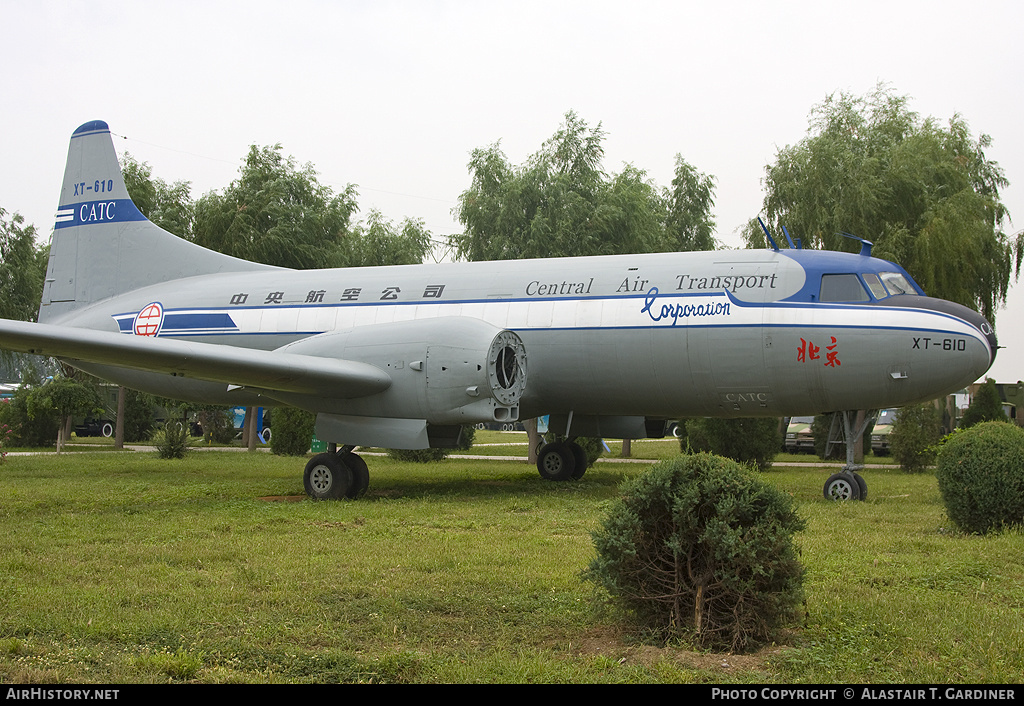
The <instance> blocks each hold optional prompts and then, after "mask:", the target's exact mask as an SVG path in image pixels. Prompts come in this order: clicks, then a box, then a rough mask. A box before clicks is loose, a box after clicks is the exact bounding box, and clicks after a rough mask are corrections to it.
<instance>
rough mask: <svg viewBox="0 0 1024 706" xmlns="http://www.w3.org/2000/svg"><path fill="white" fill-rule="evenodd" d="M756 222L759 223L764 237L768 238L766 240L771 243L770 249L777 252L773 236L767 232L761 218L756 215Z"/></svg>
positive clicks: (777, 248)
mask: <svg viewBox="0 0 1024 706" xmlns="http://www.w3.org/2000/svg"><path fill="white" fill-rule="evenodd" d="M757 222H758V223H760V224H761V230H763V231H764V234H765V237H767V238H768V242H769V244H771V246H772V250H774V251H775V252H778V251H779V246H778V245H776V244H775V238H773V237H772V234H771V233H769V232H768V227H767V226H766V225H765V224H764V221H762V220H761V217H760V216H758V217H757Z"/></svg>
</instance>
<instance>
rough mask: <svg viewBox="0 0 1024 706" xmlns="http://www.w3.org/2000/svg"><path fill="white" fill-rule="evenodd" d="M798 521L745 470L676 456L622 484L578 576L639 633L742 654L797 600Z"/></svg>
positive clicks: (787, 615)
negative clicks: (632, 622) (587, 563)
mask: <svg viewBox="0 0 1024 706" xmlns="http://www.w3.org/2000/svg"><path fill="white" fill-rule="evenodd" d="M804 525H805V523H804V521H803V520H802V519H801V518H800V517H799V516H798V515H797V514H796V511H795V509H794V504H793V501H792V498H791V497H790V496H789V495H787V494H785V493H783V492H782V491H780V490H778V489H776V488H774V487H773V486H771V485H769V484H767V483H765V482H764V481H762V480H761V479H760V478H759V477H758V476H757V474H756V473H753V472H752V471H750V470H749V469H747V468H744V467H743V466H740V465H739V464H738V463H736V462H734V461H731V460H729V459H725V458H722V457H720V456H712V455H710V454H694V455H690V456H680V457H678V458H676V459H672V460H670V461H665V462H662V463H659V464H658V465H656V466H654V467H652V468H651V469H650V470H649V471H648V472H646V473H644V474H643V475H641V476H638V477H636V478H634V479H631V480H627V481H625V482H624V483H623V484H622V486H621V488H620V497H619V498H618V499H617V500H615V501H613V502H612V503H611V506H610V508H609V512H608V516H607V517H606V518H605V519H604V521H603V522H602V526H601V528H600V529H599V530H598V531H597V532H595V533H594V534H593V538H594V546H595V549H596V550H597V557H596V558H595V559H594V560H593V561H592V562H591V564H590V566H589V568H588V569H587V570H586V571H585V572H584V577H585V578H586V579H588V580H590V581H593V582H594V583H596V584H597V585H599V586H601V587H603V588H604V589H605V590H607V591H608V593H609V594H610V595H611V597H612V599H613V601H614V602H615V603H616V604H617V605H619V606H620V607H621V608H622V609H624V611H625V612H626V613H627V614H628V615H629V616H631V617H632V619H634V620H635V621H636V622H637V623H638V625H639V626H641V627H642V628H644V629H649V630H654V631H656V632H657V633H659V634H662V635H663V636H665V637H666V638H670V637H672V636H684V637H690V638H691V639H692V640H693V641H694V642H695V643H696V644H698V645H699V646H701V647H704V648H715V649H728V650H732V651H747V650H752V649H756V648H757V647H758V646H760V645H763V644H765V643H766V642H768V641H769V640H771V639H772V638H773V636H774V635H775V633H776V632H777V631H778V629H779V628H781V627H782V626H784V625H785V624H787V623H788V622H789V621H791V620H792V619H793V618H794V616H795V613H796V609H797V607H798V606H799V605H800V602H801V600H802V596H803V576H804V570H803V567H802V566H801V565H800V562H799V561H798V559H797V550H796V547H795V545H794V543H793V535H794V533H795V532H797V531H799V530H801V529H803V528H804Z"/></svg>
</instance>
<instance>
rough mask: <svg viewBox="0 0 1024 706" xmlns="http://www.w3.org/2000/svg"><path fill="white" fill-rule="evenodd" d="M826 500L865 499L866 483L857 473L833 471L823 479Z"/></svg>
mask: <svg viewBox="0 0 1024 706" xmlns="http://www.w3.org/2000/svg"><path fill="white" fill-rule="evenodd" d="M824 494H825V499H826V500H867V498H868V484H867V482H866V481H865V480H864V478H863V477H861V476H860V474H858V473H853V472H851V471H843V472H842V473H833V474H832V475H830V476H829V477H828V480H827V481H825V489H824Z"/></svg>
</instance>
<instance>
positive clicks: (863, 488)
mask: <svg viewBox="0 0 1024 706" xmlns="http://www.w3.org/2000/svg"><path fill="white" fill-rule="evenodd" d="M853 477H854V478H855V479H856V480H857V485H858V486H860V500H867V499H868V482H867V481H866V480H864V476H862V475H860V474H859V473H854V474H853Z"/></svg>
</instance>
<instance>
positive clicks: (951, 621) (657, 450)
mask: <svg viewBox="0 0 1024 706" xmlns="http://www.w3.org/2000/svg"><path fill="white" fill-rule="evenodd" d="M477 441H478V443H480V444H484V443H490V442H489V441H488V440H487V438H486V435H484V434H483V433H479V434H478V436H477ZM646 443H648V442H644V443H641V442H635V443H634V444H633V452H634V453H633V455H634V456H638V455H639V453H640V449H647V448H648V447H647V446H646ZM650 443H652V444H653V445H651V446H650V447H649V448H650V449H651V451H644V453H649V455H651V456H652V457H661V454H663V453H665V454H667V453H668V451H667V448H668V447H667V446H666V447H664V448H662V447H661V446H658V445H656V444H662V445H664V444H667V443H673V442H650ZM487 448H488V447H482V446H480V447H477V449H476V451H478V452H479V451H481V450H486V449H487ZM502 455H512V454H502ZM522 455H523V456H525V436H523V454H522ZM606 456H607V455H606ZM367 460H368V463H369V466H370V472H371V487H370V490H369V492H368V494H367V497H366V498H364V499H362V500H360V501H357V502H313V501H309V500H305V499H301V498H300V497H299V496H302V479H301V470H302V465H303V464H304V460H303V459H298V458H281V457H276V456H273V455H271V454H266V453H257V454H248V453H238V452H217V451H208V452H203V453H193V454H191V455H190V456H189V457H188V458H186V459H185V460H184V461H162V460H160V459H158V458H156V456H155V454H149V453H116V454H115V453H110V454H98V453H90V454H63V455H61V456H60V457H57V456H56V455H53V454H47V455H44V456H18V457H13V456H12V457H8V458H7V460H6V462H4V463H3V464H2V465H0V682H9V683H26V682H51V683H52V682H99V683H103V682H110V683H138V682H166V681H198V682H359V681H362V682H371V681H372V682H679V683H702V682H703V683H720V682H733V683H743V682H751V683H753V682H757V683H762V682H784V683H801V682H802V683H822V682H826V683H829V682H843V683H879V682H903V683H946V682H952V683H958V682H962V683H985V682H988V683H993V682H997V683H1004V682H1019V681H1020V680H1021V675H1022V674H1024V627H1022V626H1024V619H1022V617H1024V616H1022V612H1024V564H1022V560H1021V557H1022V549H1024V540H1022V536H1021V534H1020V533H1009V534H1005V535H1002V536H997V537H989V538H978V537H968V536H963V535H960V534H958V533H956V532H955V531H953V530H952V529H951V528H950V526H949V524H948V522H947V521H946V519H945V516H944V513H943V509H942V505H941V500H940V498H939V494H938V490H937V488H936V483H935V479H934V477H933V476H932V475H930V474H923V475H913V476H911V475H905V474H903V473H900V472H899V471H897V470H887V469H871V468H868V469H867V470H865V471H864V476H865V477H866V478H867V480H868V483H869V485H870V493H869V500H868V501H867V502H859V503H846V504H842V503H840V504H836V503H831V502H827V501H825V500H824V499H823V498H822V492H821V489H822V484H823V483H824V481H825V478H826V477H827V476H828V474H829V473H830V472H832V469H830V468H828V467H782V466H777V467H776V468H775V469H773V470H772V471H770V472H768V473H766V474H765V477H766V478H767V479H768V480H769V481H770V482H771V483H773V484H776V485H777V486H779V487H780V488H782V489H784V490H786V491H787V492H790V493H792V494H793V495H794V496H795V498H796V499H797V501H798V506H799V510H800V513H801V515H803V516H804V517H805V518H807V520H808V529H807V530H806V531H805V532H803V533H802V534H801V535H800V538H799V543H800V545H801V549H802V560H803V561H804V563H805V566H806V567H807V581H806V593H807V603H806V615H805V617H804V619H803V621H802V623H801V624H800V625H796V626H794V628H793V630H792V631H791V632H790V633H788V634H787V635H786V637H785V639H784V640H783V641H782V642H781V643H780V644H778V645H774V646H770V647H768V648H765V649H764V650H762V651H761V652H759V653H758V654H755V655H738V656H737V655H716V654H701V653H696V652H693V651H690V650H688V649H687V648H686V646H685V645H671V646H669V647H664V646H659V645H648V644H644V642H643V640H642V636H636V635H631V634H629V633H627V632H625V631H624V630H623V629H622V627H621V626H620V625H619V624H618V623H617V622H616V621H615V619H614V617H613V616H612V614H611V613H609V612H608V611H607V610H606V609H605V608H604V607H603V604H602V602H601V601H600V599H599V597H596V596H595V594H594V589H593V587H592V586H591V585H590V584H587V583H584V582H582V581H581V579H580V572H581V571H582V570H583V569H584V568H585V567H586V566H587V564H588V562H589V561H590V558H591V556H592V554H593V547H592V544H591V539H590V532H591V531H592V530H593V529H595V528H596V527H597V526H598V523H599V522H600V520H601V518H602V517H603V513H604V504H605V503H606V501H607V500H609V499H610V498H612V497H614V496H615V494H616V489H617V485H618V484H619V482H621V480H622V479H623V478H625V477H627V476H631V475H634V474H639V473H642V472H643V470H644V468H645V466H643V465H642V464H635V463H614V462H604V463H600V464H598V465H597V466H595V467H594V468H592V469H591V470H589V471H588V472H587V474H586V476H585V477H584V478H583V480H582V481H580V482H575V483H550V482H545V481H542V480H541V479H540V478H539V476H538V475H537V472H536V470H535V469H533V468H531V467H530V466H528V465H527V464H525V463H524V462H522V461H483V460H473V459H469V460H461V459H459V460H457V459H448V460H446V461H443V462H438V463H432V464H405V463H398V462H396V461H393V460H391V459H389V458H386V457H376V456H374V457H367ZM268 498H273V499H268Z"/></svg>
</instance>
